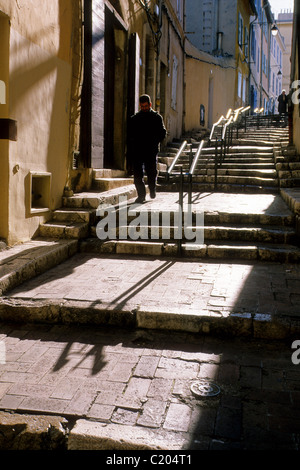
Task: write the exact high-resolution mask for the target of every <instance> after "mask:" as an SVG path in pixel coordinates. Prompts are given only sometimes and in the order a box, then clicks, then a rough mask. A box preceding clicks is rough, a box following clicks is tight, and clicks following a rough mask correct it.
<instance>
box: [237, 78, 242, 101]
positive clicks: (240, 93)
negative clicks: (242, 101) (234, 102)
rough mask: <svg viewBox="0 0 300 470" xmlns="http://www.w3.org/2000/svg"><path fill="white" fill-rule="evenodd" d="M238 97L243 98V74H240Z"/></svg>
mask: <svg viewBox="0 0 300 470" xmlns="http://www.w3.org/2000/svg"><path fill="white" fill-rule="evenodd" d="M238 97H239V98H241V97H242V74H241V72H239V73H238Z"/></svg>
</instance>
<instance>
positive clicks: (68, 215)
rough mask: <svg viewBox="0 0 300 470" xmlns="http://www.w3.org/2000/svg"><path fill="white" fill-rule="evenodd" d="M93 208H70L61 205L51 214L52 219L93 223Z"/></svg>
mask: <svg viewBox="0 0 300 470" xmlns="http://www.w3.org/2000/svg"><path fill="white" fill-rule="evenodd" d="M95 213H96V211H95V209H72V208H70V209H69V208H68V207H62V208H60V209H57V210H55V211H54V212H53V214H52V220H53V221H57V222H64V221H69V222H75V223H94V221H95Z"/></svg>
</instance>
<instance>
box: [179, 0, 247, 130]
mask: <svg viewBox="0 0 300 470" xmlns="http://www.w3.org/2000/svg"><path fill="white" fill-rule="evenodd" d="M255 11H256V10H255V5H254V2H253V1H252V0H251V1H249V0H234V1H232V0H230V1H229V0H224V1H222V2H219V1H216V0H210V1H207V2H198V1H197V0H190V1H189V2H187V3H186V31H187V38H188V40H187V43H186V52H187V56H186V70H187V82H188V83H191V86H187V87H186V89H187V91H186V127H187V129H189V128H191V127H193V126H194V127H196V126H197V124H198V125H199V121H200V119H199V114H200V108H202V109H203V108H204V109H205V111H206V112H205V116H206V119H205V126H206V127H208V128H211V126H212V124H213V123H214V122H216V121H217V120H218V119H219V118H220V116H222V115H226V113H227V111H228V109H230V108H231V109H232V108H239V107H241V106H244V105H247V104H248V102H249V76H250V64H249V59H248V57H249V34H250V17H251V15H253V14H254V13H255Z"/></svg>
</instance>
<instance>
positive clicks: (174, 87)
mask: <svg viewBox="0 0 300 470" xmlns="http://www.w3.org/2000/svg"><path fill="white" fill-rule="evenodd" d="M177 69H178V59H177V57H176V56H175V55H174V57H173V71H172V96H171V107H172V108H173V109H176V104H177Z"/></svg>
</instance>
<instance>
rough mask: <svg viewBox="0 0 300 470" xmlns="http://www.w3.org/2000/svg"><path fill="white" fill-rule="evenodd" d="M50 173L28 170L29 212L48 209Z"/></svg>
mask: <svg viewBox="0 0 300 470" xmlns="http://www.w3.org/2000/svg"><path fill="white" fill-rule="evenodd" d="M50 193H51V173H39V172H34V171H31V172H30V213H31V214H36V213H40V212H47V211H49V210H50Z"/></svg>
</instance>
